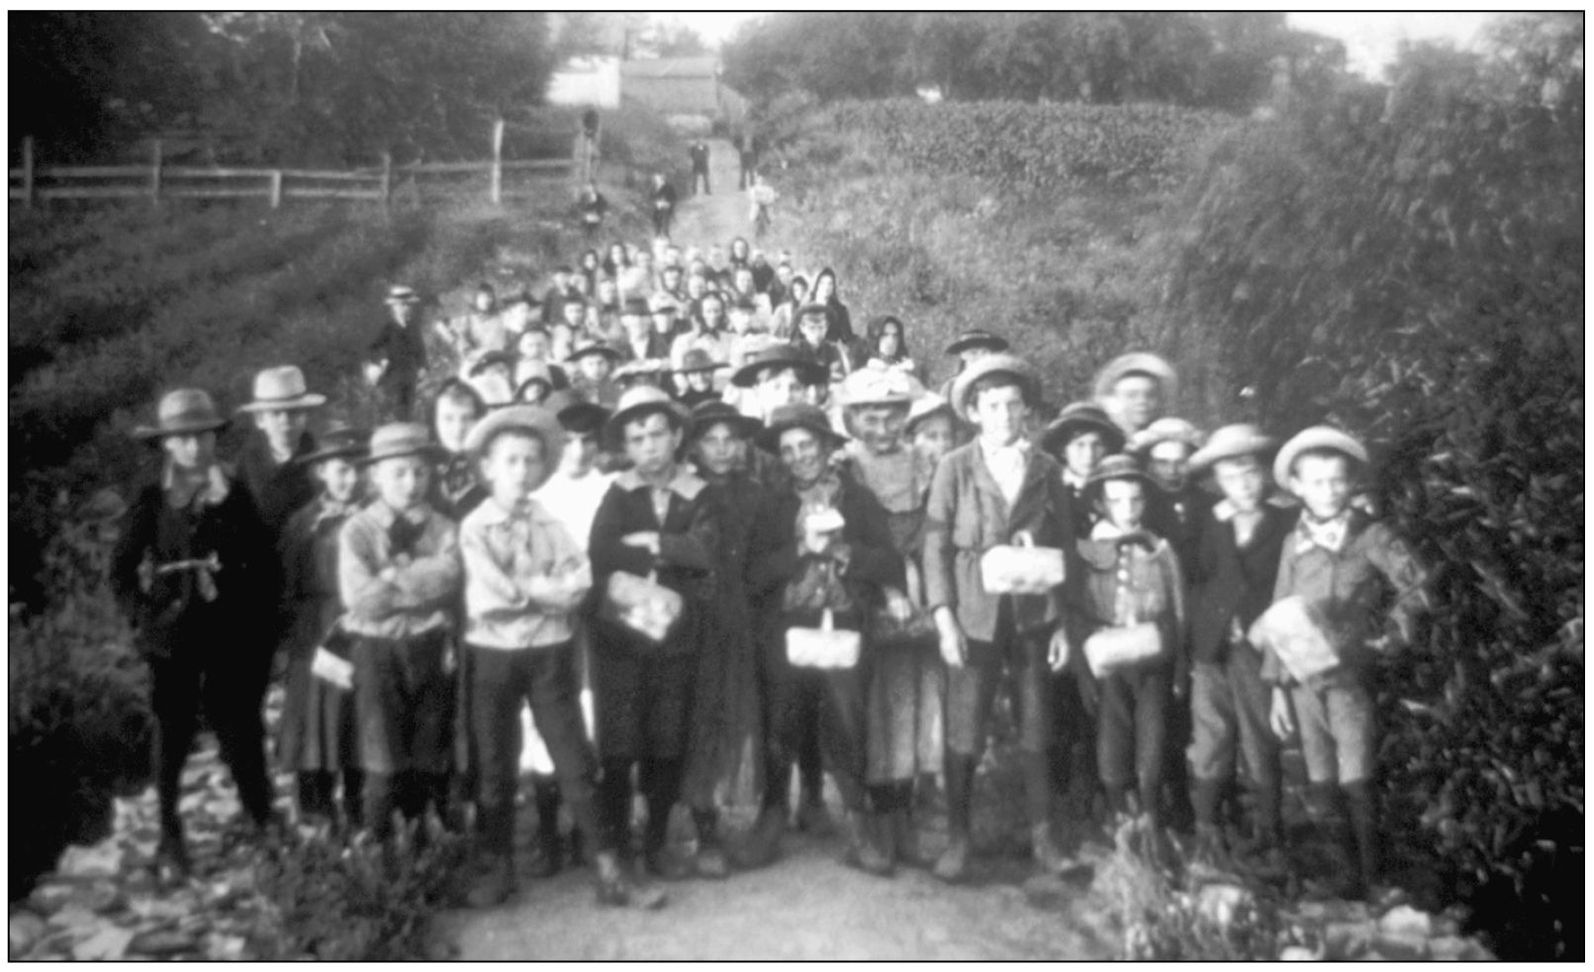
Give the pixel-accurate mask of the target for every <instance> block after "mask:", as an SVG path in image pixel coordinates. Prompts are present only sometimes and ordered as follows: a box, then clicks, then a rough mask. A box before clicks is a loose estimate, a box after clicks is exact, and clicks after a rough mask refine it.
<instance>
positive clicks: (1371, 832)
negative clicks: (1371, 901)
mask: <svg viewBox="0 0 1594 972" xmlns="http://www.w3.org/2000/svg"><path fill="white" fill-rule="evenodd" d="M1340 793H1341V794H1342V795H1343V797H1344V800H1345V816H1346V817H1347V818H1348V820H1347V825H1348V826H1347V829H1348V830H1349V831H1350V845H1351V852H1352V857H1351V860H1352V861H1353V862H1354V863H1355V866H1356V874H1357V877H1358V879H1359V882H1358V883H1359V884H1360V885H1361V887H1360V888H1359V889H1358V890H1359V891H1361V893H1362V894H1366V893H1367V891H1368V890H1369V889H1370V888H1372V886H1373V885H1374V884H1376V883H1377V881H1378V877H1379V865H1380V863H1381V861H1380V860H1379V856H1380V855H1379V846H1378V820H1377V815H1376V813H1375V811H1374V807H1373V794H1372V790H1371V788H1370V787H1368V785H1367V783H1366V782H1356V783H1346V784H1344V785H1343V786H1341V787H1340Z"/></svg>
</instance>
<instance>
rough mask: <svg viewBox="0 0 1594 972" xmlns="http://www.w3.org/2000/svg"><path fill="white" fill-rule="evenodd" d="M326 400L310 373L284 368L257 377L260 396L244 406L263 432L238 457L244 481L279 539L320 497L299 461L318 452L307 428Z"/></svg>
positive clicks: (307, 469) (262, 516)
mask: <svg viewBox="0 0 1594 972" xmlns="http://www.w3.org/2000/svg"><path fill="white" fill-rule="evenodd" d="M326 401H327V399H326V396H325V395H316V394H313V393H311V392H310V391H309V389H307V388H306V387H305V382H304V372H302V371H300V370H299V369H298V368H296V367H294V366H293V365H283V366H281V367H277V368H267V369H265V370H263V371H260V372H258V373H256V374H255V382H254V398H253V399H252V400H251V401H249V402H247V403H246V404H244V405H241V406H239V408H238V411H240V412H243V413H246V414H248V415H249V416H251V417H252V418H253V419H254V423H255V428H256V429H257V430H258V431H259V434H258V435H254V436H251V437H250V439H249V442H248V443H247V444H246V445H245V446H244V448H243V451H242V452H240V453H239V455H238V477H239V478H240V479H242V480H243V481H244V484H245V485H247V486H248V487H249V493H250V495H252V496H253V497H254V498H255V503H256V504H257V505H258V506H259V507H260V516H261V518H262V519H264V520H265V521H266V526H267V528H268V529H270V530H271V532H272V534H273V535H275V534H277V533H278V532H280V531H281V529H282V527H283V525H284V524H285V523H286V522H287V520H288V517H290V516H292V515H293V513H294V511H295V510H297V509H299V508H300V507H301V506H303V505H304V504H306V503H308V502H310V500H311V499H312V498H314V497H315V494H316V487H315V483H314V482H313V481H312V480H311V477H310V469H309V467H308V466H307V465H306V464H305V463H304V462H302V461H295V460H301V459H302V457H303V456H305V455H306V454H308V453H310V452H311V451H313V450H314V449H315V437H314V436H312V435H311V434H310V432H309V431H308V430H307V429H306V428H305V426H306V424H307V420H308V418H309V414H310V412H311V411H313V410H314V409H317V408H320V407H321V406H322V405H325V404H326Z"/></svg>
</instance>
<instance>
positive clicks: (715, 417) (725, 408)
mask: <svg viewBox="0 0 1594 972" xmlns="http://www.w3.org/2000/svg"><path fill="white" fill-rule="evenodd" d="M721 422H723V423H725V424H727V425H729V426H730V427H731V429H732V430H733V431H734V432H735V433H736V434H737V435H738V436H741V437H742V438H744V439H752V438H754V437H755V436H757V435H758V431H759V430H760V429H762V428H763V427H764V423H762V422H760V421H759V420H758V419H755V418H753V417H752V416H751V415H743V414H742V413H741V412H739V411H737V410H736V407H735V406H734V405H732V404H731V403H730V402H726V401H717V400H711V401H706V402H699V403H698V405H697V407H696V408H693V409H692V428H691V430H690V431H689V432H688V433H687V438H688V439H696V438H697V437H698V436H700V435H702V434H703V433H705V432H707V431H708V430H709V429H711V428H713V427H714V426H715V425H717V424H719V423H721Z"/></svg>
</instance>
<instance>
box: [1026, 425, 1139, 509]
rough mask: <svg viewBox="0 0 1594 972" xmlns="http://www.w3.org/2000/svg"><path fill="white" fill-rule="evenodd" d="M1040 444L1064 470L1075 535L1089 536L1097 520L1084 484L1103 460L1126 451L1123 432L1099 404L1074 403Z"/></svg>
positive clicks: (1064, 486) (1048, 426) (1043, 436)
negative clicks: (1086, 497) (1087, 498)
mask: <svg viewBox="0 0 1594 972" xmlns="http://www.w3.org/2000/svg"><path fill="white" fill-rule="evenodd" d="M1040 445H1041V448H1042V449H1045V450H1046V452H1047V454H1048V455H1050V456H1051V457H1052V458H1054V459H1056V460H1057V462H1058V464H1059V465H1061V466H1062V467H1063V474H1062V475H1063V491H1064V492H1065V493H1066V494H1067V496H1068V501H1069V509H1070V510H1071V512H1072V515H1073V519H1074V530H1075V532H1076V533H1077V534H1078V535H1079V536H1087V535H1089V533H1090V528H1091V526H1092V525H1093V522H1094V520H1095V517H1094V515H1093V514H1092V511H1091V509H1090V504H1089V503H1087V502H1085V484H1086V483H1087V482H1089V481H1090V474H1091V473H1093V472H1095V471H1096V467H1097V466H1098V465H1100V464H1101V461H1102V459H1104V458H1106V457H1107V456H1110V455H1114V454H1116V453H1118V452H1121V451H1122V450H1123V447H1124V433H1123V430H1122V429H1120V428H1119V427H1118V426H1117V425H1115V424H1114V423H1113V420H1112V419H1111V418H1109V417H1108V416H1107V412H1106V411H1105V410H1104V409H1102V407H1101V406H1100V405H1097V404H1095V403H1094V402H1071V403H1069V404H1068V405H1065V406H1064V407H1063V410H1062V411H1061V412H1058V413H1057V418H1055V419H1053V420H1052V421H1051V423H1050V424H1049V425H1047V426H1046V431H1044V432H1042V433H1041V438H1040Z"/></svg>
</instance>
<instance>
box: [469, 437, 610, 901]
mask: <svg viewBox="0 0 1594 972" xmlns="http://www.w3.org/2000/svg"><path fill="white" fill-rule="evenodd" d="M564 439H565V433H564V430H563V429H562V428H560V426H559V422H558V419H557V418H556V417H555V416H554V414H553V413H552V412H550V411H548V410H547V409H543V408H538V407H536V406H530V405H514V406H510V407H508V408H504V409H500V410H498V411H495V412H493V413H492V414H491V415H489V416H488V417H487V418H485V419H483V420H482V421H481V422H479V423H477V425H476V426H475V427H474V428H473V429H471V432H470V437H469V438H468V439H467V441H466V448H467V450H468V451H469V452H470V453H471V454H472V455H473V456H477V457H479V458H480V461H481V465H482V472H483V475H484V477H485V478H486V481H487V485H488V489H489V492H490V495H489V497H488V499H487V500H486V501H485V502H483V503H482V504H481V505H480V506H478V507H477V508H476V509H475V510H473V511H471V513H470V514H468V515H467V516H466V517H465V520H464V522H463V523H461V524H460V552H461V554H462V556H463V558H464V561H465V613H466V621H465V638H464V642H465V651H466V652H467V653H469V654H470V655H471V656H472V663H471V665H470V669H471V673H472V685H471V688H470V691H471V696H472V700H473V704H472V711H471V715H472V720H471V727H470V732H471V735H472V736H473V737H474V738H475V741H476V742H475V745H476V750H477V752H478V753H479V754H480V758H481V773H480V783H479V789H478V792H477V809H478V813H479V817H478V832H479V838H480V844H481V849H482V856H481V860H480V865H481V870H480V872H479V874H478V875H477V879H476V881H475V883H474V885H473V886H472V888H471V890H470V892H469V895H468V900H469V903H470V905H471V906H472V907H475V908H489V907H494V906H496V905H499V904H502V903H503V902H504V901H505V900H506V899H507V898H508V897H509V895H510V894H512V893H513V891H514V888H515V866H514V826H515V791H516V788H517V784H518V782H519V768H520V743H521V738H520V733H519V720H520V708H521V706H522V705H524V704H526V703H528V702H529V703H530V705H531V711H532V717H533V718H534V719H535V720H536V723H537V727H538V730H539V731H540V732H541V734H542V737H543V739H544V740H545V741H546V743H547V746H548V751H549V753H550V754H551V755H552V757H553V763H554V769H555V771H556V772H557V773H558V774H559V778H560V793H561V794H562V796H563V798H564V801H565V804H566V806H568V807H569V808H570V813H571V816H572V817H573V818H574V819H575V822H576V827H577V828H578V829H580V830H581V831H582V832H583V833H584V834H586V835H587V836H588V838H589V839H590V840H591V841H592V844H593V847H594V849H595V851H596V862H597V865H598V872H599V882H600V894H601V893H603V892H602V890H601V885H602V884H603V883H606V882H607V883H611V884H612V883H614V882H617V881H619V880H620V877H619V863H618V861H617V859H616V856H615V852H614V848H613V847H612V846H609V845H606V844H605V843H604V842H603V840H602V837H601V834H600V833H599V829H598V825H597V815H596V812H595V810H594V804H593V787H594V782H595V780H596V777H597V768H598V767H597V759H596V756H595V754H594V753H593V752H592V749H591V747H590V746H589V745H588V743H587V739H586V728H585V726H583V725H582V720H581V706H580V702H579V700H578V692H579V690H580V681H579V678H578V675H577V670H576V654H575V638H574V635H575V629H574V622H573V615H574V612H575V611H576V609H577V608H578V607H579V606H580V604H581V602H582V600H584V599H585V597H586V595H587V592H588V591H589V590H590V589H591V586H592V568H591V565H590V564H589V563H588V562H587V557H586V554H585V553H584V552H583V551H582V549H581V547H580V545H579V544H577V543H576V541H575V539H574V538H572V537H571V536H570V533H569V531H568V530H566V529H565V527H564V525H563V524H562V523H560V522H559V520H557V519H555V518H554V517H553V516H552V515H551V514H550V513H549V512H548V510H546V509H545V508H544V507H543V506H542V504H541V503H539V502H537V500H536V499H535V498H534V497H533V496H532V493H533V491H534V490H536V489H537V488H538V487H539V486H541V485H542V484H543V483H544V482H545V481H546V480H547V478H548V475H549V474H550V473H551V472H552V471H553V470H554V469H555V468H556V467H557V466H558V464H559V460H560V455H561V453H562V452H563V450H564Z"/></svg>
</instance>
